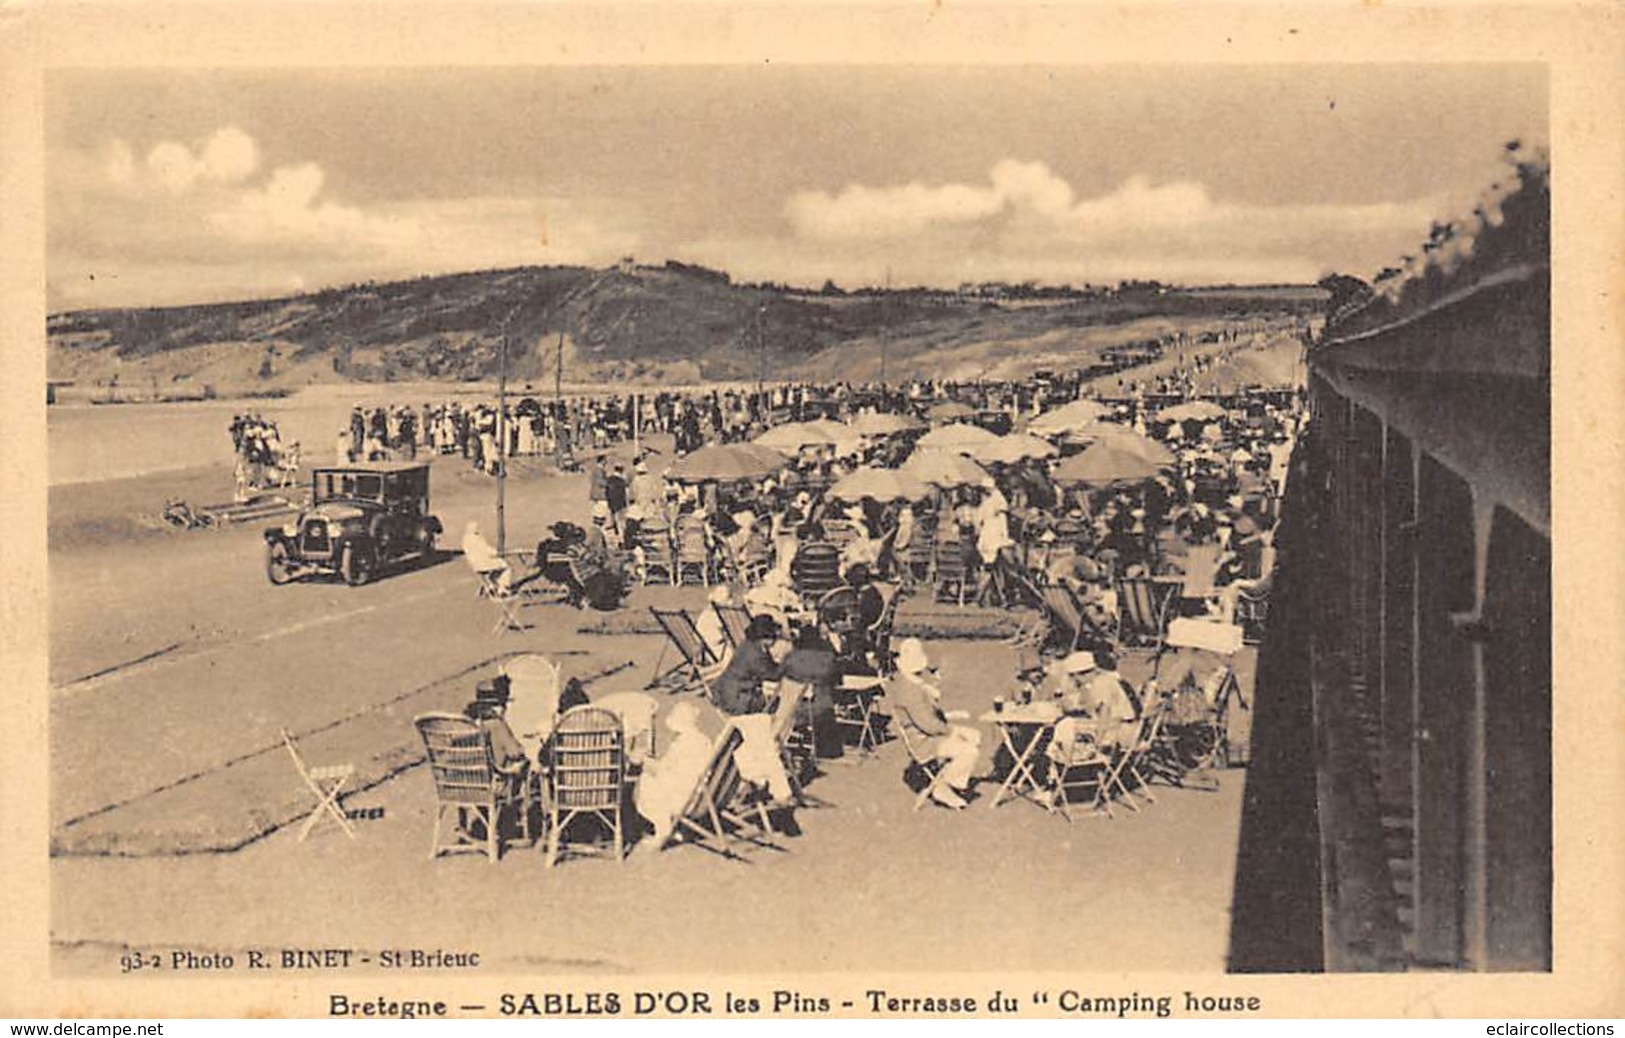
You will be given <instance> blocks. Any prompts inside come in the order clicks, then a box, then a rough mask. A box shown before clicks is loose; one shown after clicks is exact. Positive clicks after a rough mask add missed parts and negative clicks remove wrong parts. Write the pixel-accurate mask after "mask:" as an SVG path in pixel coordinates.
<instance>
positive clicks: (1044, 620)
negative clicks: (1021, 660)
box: [1004, 575, 1050, 651]
mask: <svg viewBox="0 0 1625 1038" xmlns="http://www.w3.org/2000/svg"><path fill="white" fill-rule="evenodd" d="M1016 579H1017V580H1018V581H1020V582H1021V586H1022V589H1023V590H1024V591H1025V592H1026V594H1027V597H1028V598H1029V599H1031V600H1032V601H1033V602H1036V603H1038V608H1037V609H1036V610H1035V611H1034V612H1033V615H1032V617H1031V618H1030V619H1028V620H1026V621H1025V622H1021V623H1019V624H1018V625H1017V627H1016V629H1015V631H1013V632H1011V634H1010V637H1008V638H1006V639H1005V640H1004V644H1006V645H1008V646H1010V647H1011V648H1013V649H1030V650H1034V651H1036V650H1038V649H1040V648H1042V647H1043V645H1044V643H1045V642H1046V641H1048V640H1049V636H1050V618H1049V607H1048V605H1047V604H1046V603H1045V602H1044V592H1043V591H1041V590H1040V589H1039V587H1038V585H1037V584H1035V583H1033V581H1032V580H1031V579H1030V578H1028V577H1025V576H1019V575H1018V576H1017V577H1016Z"/></svg>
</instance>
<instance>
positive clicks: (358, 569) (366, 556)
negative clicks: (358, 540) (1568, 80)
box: [339, 543, 373, 587]
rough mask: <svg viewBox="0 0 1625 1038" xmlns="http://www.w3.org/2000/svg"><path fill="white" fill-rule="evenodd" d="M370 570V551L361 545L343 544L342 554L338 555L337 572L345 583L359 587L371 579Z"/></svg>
mask: <svg viewBox="0 0 1625 1038" xmlns="http://www.w3.org/2000/svg"><path fill="white" fill-rule="evenodd" d="M372 571H373V559H372V552H370V551H368V550H367V548H366V547H365V546H363V545H358V544H353V543H352V544H346V545H345V546H344V554H343V555H341V556H339V573H340V575H342V576H343V577H344V582H345V583H346V584H348V585H350V586H351V587H360V586H361V585H362V584H365V583H366V582H367V581H369V580H371V579H372Z"/></svg>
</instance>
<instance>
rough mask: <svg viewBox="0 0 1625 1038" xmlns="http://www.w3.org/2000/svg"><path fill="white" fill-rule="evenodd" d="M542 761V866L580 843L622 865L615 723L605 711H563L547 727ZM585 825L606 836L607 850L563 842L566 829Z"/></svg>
mask: <svg viewBox="0 0 1625 1038" xmlns="http://www.w3.org/2000/svg"><path fill="white" fill-rule="evenodd" d="M544 754H545V757H546V760H547V776H548V793H547V867H548V868H552V867H553V866H554V865H555V864H556V863H557V862H558V860H559V853H560V850H561V848H563V847H564V846H566V844H569V845H572V846H579V845H581V843H585V845H586V846H588V847H590V848H592V849H593V850H605V849H607V850H608V851H609V853H610V854H612V855H613V856H614V858H615V860H616V861H617V862H620V861H624V860H625V852H626V839H625V830H624V827H623V817H622V816H623V813H624V811H625V801H626V739H625V733H624V730H623V728H622V726H621V719H620V718H619V717H617V716H616V715H614V714H612V713H610V712H609V711H608V710H601V709H599V708H597V707H592V706H578V707H576V708H575V709H573V710H566V711H565V712H564V714H563V715H562V716H560V717H559V721H558V724H556V725H554V726H553V734H552V736H550V737H549V739H548V742H547V747H546V749H545V750H544ZM580 820H591V821H593V822H595V823H597V824H599V825H601V826H603V827H604V828H605V829H607V830H608V832H609V837H610V841H611V842H610V843H609V844H608V846H607V848H606V847H605V845H604V844H603V842H602V841H601V840H599V841H592V842H585V841H582V842H580V843H578V841H574V840H569V841H567V840H566V839H565V836H566V833H567V830H568V829H569V827H570V826H571V824H573V823H576V822H578V821H580Z"/></svg>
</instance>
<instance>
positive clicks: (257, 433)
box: [228, 412, 300, 501]
mask: <svg viewBox="0 0 1625 1038" xmlns="http://www.w3.org/2000/svg"><path fill="white" fill-rule="evenodd" d="M228 431H229V432H230V433H231V449H232V455H233V457H234V458H235V464H234V466H233V478H234V480H235V482H236V492H235V498H236V500H237V501H246V500H248V499H249V498H251V497H252V496H253V495H254V494H256V493H258V492H260V491H262V490H266V489H269V488H272V487H285V486H291V485H292V484H293V483H294V482H295V481H296V480H297V478H298V474H299V464H300V459H299V443H298V441H297V440H296V441H294V442H292V443H287V444H284V443H283V442H282V434H281V433H280V432H279V431H278V430H277V425H276V422H274V421H271V420H269V419H267V418H264V417H262V416H261V415H259V414H258V413H252V412H251V413H249V414H236V415H233V416H232V418H231V424H230V426H229V427H228Z"/></svg>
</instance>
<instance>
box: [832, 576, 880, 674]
mask: <svg viewBox="0 0 1625 1038" xmlns="http://www.w3.org/2000/svg"><path fill="white" fill-rule="evenodd" d="M844 586H845V587H848V588H851V589H852V592H853V604H852V607H851V610H850V615H849V616H847V617H845V618H843V619H844V622H843V623H842V624H841V627H842V629H841V630H840V631H839V634H840V638H841V643H840V661H841V671H842V673H844V674H876V673H879V669H878V667H877V666H876V663H877V661H876V660H874V659H873V655H872V654H873V651H874V649H875V645H874V634H873V633H872V629H873V627H874V625H875V624H876V623H877V622H878V621H879V620H880V617H881V615H882V614H884V613H885V611H886V598H885V596H884V595H882V594H881V593H880V589H879V588H877V587H875V586H874V584H873V583H872V582H871V581H870V579H869V567H868V566H866V565H864V564H863V563H861V562H860V563H857V564H856V565H854V566H852V567H851V568H850V569H848V570H847V571H846V584H845V585H844Z"/></svg>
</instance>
